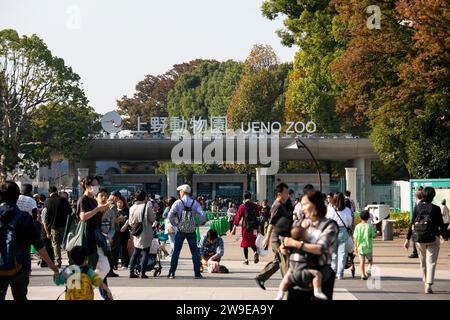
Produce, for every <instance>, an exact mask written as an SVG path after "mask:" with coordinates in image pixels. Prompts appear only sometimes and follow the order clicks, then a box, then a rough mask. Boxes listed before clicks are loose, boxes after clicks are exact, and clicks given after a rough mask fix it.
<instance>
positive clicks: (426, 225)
mask: <svg viewBox="0 0 450 320" xmlns="http://www.w3.org/2000/svg"><path fill="white" fill-rule="evenodd" d="M417 209H418V211H419V212H418V215H417V217H416V219H415V221H414V224H413V226H412V231H413V233H412V236H413V240H414V241H415V242H417V243H429V242H434V241H435V240H436V228H435V226H434V225H433V223H432V222H431V210H430V211H428V210H426V208H425V205H424V204H419V205H418V208H417Z"/></svg>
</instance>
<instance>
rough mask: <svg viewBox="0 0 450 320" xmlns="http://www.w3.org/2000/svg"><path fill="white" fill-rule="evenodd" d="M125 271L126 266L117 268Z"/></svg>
mask: <svg viewBox="0 0 450 320" xmlns="http://www.w3.org/2000/svg"><path fill="white" fill-rule="evenodd" d="M127 269H128V267H126V266H122V267H120V268H119V270H127Z"/></svg>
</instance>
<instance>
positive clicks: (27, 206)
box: [17, 194, 37, 216]
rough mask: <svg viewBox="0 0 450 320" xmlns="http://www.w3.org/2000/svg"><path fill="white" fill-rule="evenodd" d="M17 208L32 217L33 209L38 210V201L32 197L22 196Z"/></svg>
mask: <svg viewBox="0 0 450 320" xmlns="http://www.w3.org/2000/svg"><path fill="white" fill-rule="evenodd" d="M17 206H18V207H19V209H20V210H21V211H25V212H28V213H29V214H30V216H31V215H33V209H37V204H36V200H34V199H33V198H32V197H28V196H24V195H22V194H21V195H20V196H19V199H18V200H17Z"/></svg>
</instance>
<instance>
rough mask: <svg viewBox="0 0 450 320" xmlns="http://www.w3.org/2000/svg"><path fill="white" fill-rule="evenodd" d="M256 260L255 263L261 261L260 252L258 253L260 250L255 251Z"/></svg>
mask: <svg viewBox="0 0 450 320" xmlns="http://www.w3.org/2000/svg"><path fill="white" fill-rule="evenodd" d="M254 261H255V264H256V263H258V262H259V254H258V252H255V258H254Z"/></svg>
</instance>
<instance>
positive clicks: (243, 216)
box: [231, 192, 259, 265]
mask: <svg viewBox="0 0 450 320" xmlns="http://www.w3.org/2000/svg"><path fill="white" fill-rule="evenodd" d="M251 198H252V195H251V193H250V192H246V193H245V194H244V203H243V204H241V205H240V206H239V209H238V211H237V213H236V217H235V218H234V227H233V231H232V232H231V234H233V235H235V234H236V227H237V226H238V225H239V223H240V221H241V220H242V241H241V248H243V250H244V264H247V265H248V248H252V249H253V252H254V253H255V255H254V262H255V263H258V262H259V254H258V251H257V249H256V245H255V242H256V234H257V232H258V224H259V222H258V220H257V219H258V216H259V214H258V207H257V205H256V204H255V203H253V202H252V201H251ZM253 216H255V217H253ZM250 219H251V220H253V219H255V220H256V226H255V228H250V227H249V223H248V222H250Z"/></svg>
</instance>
